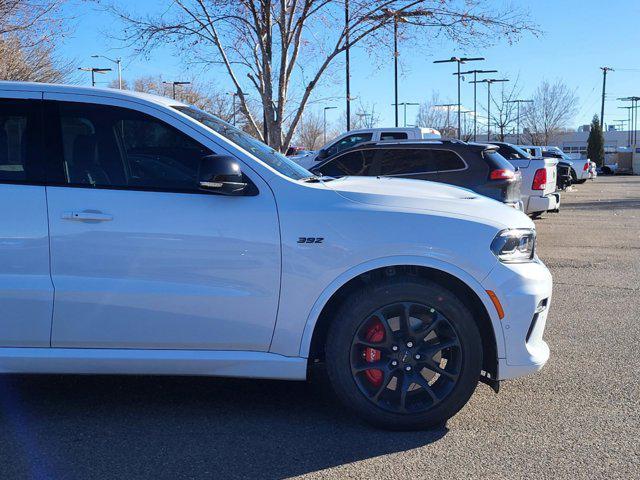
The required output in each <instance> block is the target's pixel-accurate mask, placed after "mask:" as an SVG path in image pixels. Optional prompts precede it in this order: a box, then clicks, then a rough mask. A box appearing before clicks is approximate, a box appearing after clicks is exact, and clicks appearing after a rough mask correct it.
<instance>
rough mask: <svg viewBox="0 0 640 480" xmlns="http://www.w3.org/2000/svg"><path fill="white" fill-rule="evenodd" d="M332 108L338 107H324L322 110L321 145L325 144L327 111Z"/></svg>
mask: <svg viewBox="0 0 640 480" xmlns="http://www.w3.org/2000/svg"><path fill="white" fill-rule="evenodd" d="M334 108H338V107H324V108H323V109H322V138H323V142H322V144H323V145H324V144H325V143H327V110H333V109H334Z"/></svg>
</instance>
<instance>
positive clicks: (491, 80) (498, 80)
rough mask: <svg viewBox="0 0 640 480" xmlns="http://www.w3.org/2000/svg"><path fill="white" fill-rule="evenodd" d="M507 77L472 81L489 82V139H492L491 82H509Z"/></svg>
mask: <svg viewBox="0 0 640 480" xmlns="http://www.w3.org/2000/svg"><path fill="white" fill-rule="evenodd" d="M508 81H509V80H508V79H506V78H485V79H484V80H474V81H473V82H472V83H486V84H487V141H488V142H490V141H491V84H492V83H498V82H508Z"/></svg>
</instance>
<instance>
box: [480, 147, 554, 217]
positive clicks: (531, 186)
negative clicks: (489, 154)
mask: <svg viewBox="0 0 640 480" xmlns="http://www.w3.org/2000/svg"><path fill="white" fill-rule="evenodd" d="M491 143H492V144H493V145H497V146H498V147H500V149H499V150H498V152H499V153H500V154H501V155H502V156H503V157H504V158H506V159H507V160H508V161H509V162H510V163H511V164H512V165H513V166H514V167H518V170H519V171H520V173H521V175H522V186H521V190H520V191H521V194H522V203H523V205H524V212H525V213H526V214H527V215H530V216H532V217H534V218H537V217H540V216H541V215H542V214H544V213H545V212H548V211H550V212H558V211H560V200H561V199H560V193H559V192H557V185H556V180H557V174H558V173H557V170H556V165H557V163H558V160H557V159H555V158H544V157H532V156H531V155H530V154H529V153H528V152H527V151H525V150H524V149H522V148H520V147H519V146H517V145H512V144H510V143H505V142H491ZM535 148H536V149H537V148H540V147H535Z"/></svg>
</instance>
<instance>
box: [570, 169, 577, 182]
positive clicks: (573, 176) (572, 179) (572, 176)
mask: <svg viewBox="0 0 640 480" xmlns="http://www.w3.org/2000/svg"><path fill="white" fill-rule="evenodd" d="M571 183H578V174H577V173H576V171H575V170H574V169H573V168H572V169H571Z"/></svg>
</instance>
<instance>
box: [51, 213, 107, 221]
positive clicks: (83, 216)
mask: <svg viewBox="0 0 640 480" xmlns="http://www.w3.org/2000/svg"><path fill="white" fill-rule="evenodd" d="M62 219H63V220H75V221H78V222H109V221H111V220H113V215H109V214H108V213H102V212H95V211H94V212H92V211H84V212H65V213H63V214H62Z"/></svg>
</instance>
